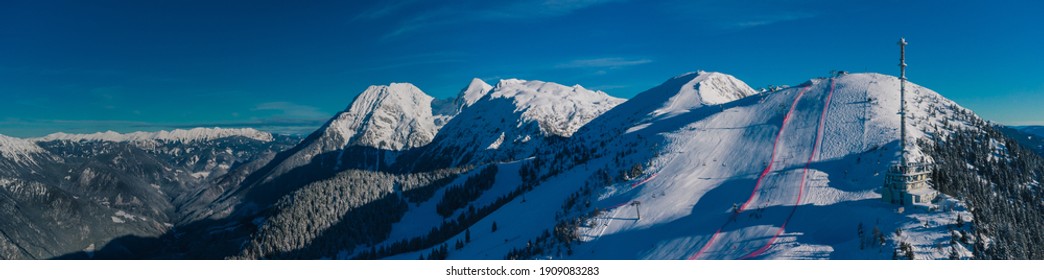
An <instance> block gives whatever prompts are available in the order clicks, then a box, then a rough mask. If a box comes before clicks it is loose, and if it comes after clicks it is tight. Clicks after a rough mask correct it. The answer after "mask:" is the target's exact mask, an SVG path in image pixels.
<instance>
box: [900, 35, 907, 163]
mask: <svg viewBox="0 0 1044 280" xmlns="http://www.w3.org/2000/svg"><path fill="white" fill-rule="evenodd" d="M899 149H900V154H899V155H900V157H901V158H900V164H902V165H903V166H906V163H907V162H906V38H899Z"/></svg>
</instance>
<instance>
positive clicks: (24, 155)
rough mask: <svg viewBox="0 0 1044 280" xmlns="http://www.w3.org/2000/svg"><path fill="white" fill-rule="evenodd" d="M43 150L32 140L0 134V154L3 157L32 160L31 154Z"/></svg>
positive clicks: (17, 160) (15, 159)
mask: <svg viewBox="0 0 1044 280" xmlns="http://www.w3.org/2000/svg"><path fill="white" fill-rule="evenodd" d="M43 152H44V149H43V148H40V146H37V145H36V143H33V141H29V140H25V139H21V138H15V137H10V136H7V135H3V134H0V155H2V156H3V157H4V158H7V159H10V160H14V161H16V162H20V161H21V160H22V159H27V160H32V158H31V156H32V155H33V154H37V153H43Z"/></svg>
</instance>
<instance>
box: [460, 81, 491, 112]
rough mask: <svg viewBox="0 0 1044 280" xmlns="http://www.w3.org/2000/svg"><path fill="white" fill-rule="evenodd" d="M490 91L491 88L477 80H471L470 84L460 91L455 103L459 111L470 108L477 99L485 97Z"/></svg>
mask: <svg viewBox="0 0 1044 280" xmlns="http://www.w3.org/2000/svg"><path fill="white" fill-rule="evenodd" d="M491 89H493V86H491V85H489V84H487V83H486V82H484V81H482V80H480V79H479V78H474V79H471V83H470V84H468V86H467V87H465V88H464V89H463V90H461V91H460V95H459V96H458V97H457V103H458V104H459V105H460V108H461V109H463V108H464V107H467V106H471V105H472V104H475V102H477V101H478V100H479V99H482V97H485V96H486V94H487V93H489V91H490V90H491Z"/></svg>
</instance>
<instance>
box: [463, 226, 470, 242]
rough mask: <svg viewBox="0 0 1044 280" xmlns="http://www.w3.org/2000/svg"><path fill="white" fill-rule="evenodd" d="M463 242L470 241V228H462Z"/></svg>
mask: <svg viewBox="0 0 1044 280" xmlns="http://www.w3.org/2000/svg"><path fill="white" fill-rule="evenodd" d="M464 242H466V243H471V228H468V229H466V230H464Z"/></svg>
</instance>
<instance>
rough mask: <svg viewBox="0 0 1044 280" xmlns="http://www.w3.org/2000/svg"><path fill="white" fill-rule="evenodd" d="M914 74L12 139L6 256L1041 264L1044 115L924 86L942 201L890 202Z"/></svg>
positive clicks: (546, 91)
mask: <svg viewBox="0 0 1044 280" xmlns="http://www.w3.org/2000/svg"><path fill="white" fill-rule="evenodd" d="M899 84H900V80H899V79H898V78H896V77H892V76H887V75H881V74H870V73H867V74H842V75H838V76H833V77H821V78H814V79H810V80H808V81H805V82H803V83H800V84H799V85H797V86H793V87H780V88H774V89H771V90H755V89H752V88H751V87H749V86H748V85H746V84H745V83H744V82H743V81H740V80H739V79H737V78H735V77H733V76H731V75H727V74H723V73H717V72H703V71H699V72H692V73H685V74H682V75H678V76H676V77H673V78H670V79H667V80H666V81H665V82H664V83H663V84H661V85H658V86H656V87H653V88H651V89H649V90H646V91H644V92H642V93H639V94H638V95H636V96H635V97H633V98H631V99H630V100H624V99H619V98H616V97H612V96H610V95H608V94H606V93H605V92H601V91H593V90H589V89H586V88H584V87H582V86H579V85H574V86H566V85H560V84H556V83H551V82H542V81H524V80H517V79H506V80H501V81H499V82H497V83H496V84H495V85H490V84H487V83H486V82H484V81H482V80H479V79H473V80H471V81H470V82H469V83H468V84H467V85H466V86H465V87H463V88H462V89H461V91H460V92H459V93H458V94H457V95H456V96H455V97H452V98H447V99H436V98H433V97H431V96H429V95H428V94H426V93H425V92H423V91H422V90H421V89H419V88H417V87H416V86H414V85H412V84H408V83H393V84H389V85H379V86H371V87H369V88H367V89H366V90H365V91H363V92H362V93H360V94H359V95H358V96H357V97H356V98H355V100H354V101H352V103H351V104H349V106H348V107H347V108H346V109H345V110H344V111H343V112H340V113H338V114H336V115H335V116H332V118H331V119H330V120H329V121H327V122H326V123H325V124H324V125H323V126H322V127H320V128H319V129H318V130H316V131H315V132H313V133H312V134H310V135H308V136H307V137H304V138H303V139H298V138H294V137H290V136H279V135H270V134H267V133H264V132H259V131H256V130H252V129H240V130H227V129H192V130H176V131H171V132H155V133H131V134H118V133H112V132H108V133H96V134H88V135H68V134H60V133H59V134H52V135H49V136H47V137H42V138H36V139H18V138H11V137H5V136H0V153H2V155H3V158H2V159H0V167H3V169H0V186H2V187H3V188H0V208H4V211H6V212H5V213H13V214H12V215H8V216H6V217H2V218H0V258H6V259H22V258H29V259H32V258H95V259H99V258H101V259H108V258H119V259H127V258H129V259H148V258H160V259H169V258H173V259H226V258H229V259H262V258H263V259H320V258H337V259H447V258H448V259H749V258H754V259H892V258H917V259H947V258H957V259H972V258H978V259H1039V258H1044V249H1040V248H1044V247H1041V246H1040V245H1042V244H1044V240H1041V238H1040V237H1041V236H1044V215H1042V214H1044V207H1041V204H1040V203H1039V202H1040V199H1041V193H1040V188H1039V186H1040V182H1044V177H1042V176H1044V160H1042V159H1041V156H1040V154H1039V151H1040V150H1041V148H1040V146H1039V145H1038V146H1036V147H1034V146H1033V145H1034V144H1033V143H1039V142H1032V141H1034V138H1033V137H1034V136H1030V134H1034V133H1038V134H1036V135H1037V136H1038V137H1040V136H1041V134H1039V133H1040V132H1039V131H1037V130H1034V128H1016V129H1010V128H1006V127H1000V126H995V125H993V124H990V123H989V122H986V121H984V120H983V119H981V118H979V117H978V116H976V115H975V114H974V113H972V112H971V111H969V110H967V109H965V108H962V107H961V106H959V105H958V104H956V103H954V102H953V101H950V100H948V99H946V98H945V97H943V96H942V95H940V94H939V93H936V92H934V91H932V90H930V89H927V88H924V87H921V86H919V85H917V84H914V83H907V85H906V90H907V100H906V101H907V110H908V112H907V125H908V127H907V129H908V130H909V131H908V133H909V136H908V137H909V138H908V142H909V143H910V148H909V149H910V150H909V153H908V155H907V156H908V159H909V160H916V161H923V162H930V163H933V165H932V166H934V172H933V173H931V181H930V184H931V185H932V186H933V188H934V189H936V190H938V191H940V192H942V193H943V195H941V196H940V198H938V199H937V200H936V201H934V202H933V203H932V204H923V205H904V206H902V207H901V206H899V205H893V204H889V203H885V202H883V201H882V200H881V199H880V198H881V192H880V188H881V186H882V185H883V184H884V180H885V178H884V177H885V176H884V174H885V173H886V170H887V169H888V167H889V165H890V164H892V163H893V162H896V161H898V160H899V156H900V154H899V152H898V148H899V124H900V119H899V115H898V114H897V112H898V111H899V88H900V87H899ZM1033 149H1036V151H1037V152H1038V153H1033V152H1031V151H1032V150H1033ZM201 244H206V245H201Z"/></svg>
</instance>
